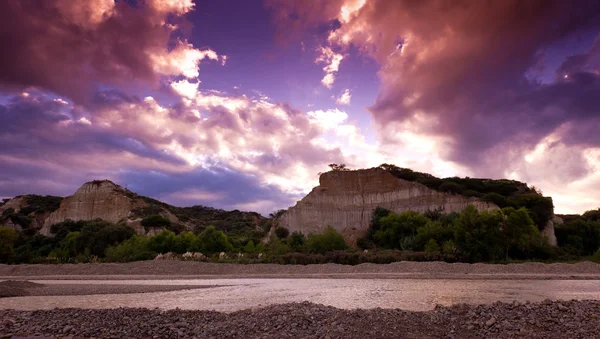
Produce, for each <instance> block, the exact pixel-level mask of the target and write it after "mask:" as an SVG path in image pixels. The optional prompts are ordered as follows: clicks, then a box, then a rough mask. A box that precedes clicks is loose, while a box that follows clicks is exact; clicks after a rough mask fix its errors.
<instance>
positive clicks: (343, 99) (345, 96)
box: [335, 89, 352, 105]
mask: <svg viewBox="0 0 600 339" xmlns="http://www.w3.org/2000/svg"><path fill="white" fill-rule="evenodd" d="M351 98H352V95H351V94H350V89H345V90H344V92H342V94H341V95H340V96H339V97H338V98H337V99H336V100H335V102H336V103H337V104H338V105H350V99H351Z"/></svg>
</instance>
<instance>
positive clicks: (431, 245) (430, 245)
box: [425, 239, 440, 253]
mask: <svg viewBox="0 0 600 339" xmlns="http://www.w3.org/2000/svg"><path fill="white" fill-rule="evenodd" d="M425 252H427V253H440V245H438V243H437V241H435V239H429V241H428V242H427V245H425Z"/></svg>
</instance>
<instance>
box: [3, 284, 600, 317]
mask: <svg viewBox="0 0 600 339" xmlns="http://www.w3.org/2000/svg"><path fill="white" fill-rule="evenodd" d="M36 282H38V283H42V284H88V285H94V284H113V285H114V284H127V285H148V284H150V285H152V284H154V285H203V286H206V285H213V286H215V287H212V288H202V289H190V290H182V291H172V292H156V293H135V294H118V295H117V294H107V295H84V296H35V297H34V296H27V297H14V298H3V299H0V308H13V309H22V310H37V309H52V308H56V307H58V308H65V307H75V308H116V307H145V308H156V307H157V308H161V309H174V308H180V309H191V310H199V309H202V310H216V311H222V312H232V311H236V310H240V309H247V308H252V307H259V306H266V305H269V304H281V303H289V302H302V301H310V302H313V303H318V304H324V305H330V306H334V307H337V308H344V309H354V308H377V307H381V308H400V309H405V310H413V311H426V310H430V309H432V308H434V307H435V305H436V304H441V305H452V304H457V303H469V304H485V303H493V302H495V301H504V302H511V301H514V300H517V301H521V302H524V301H527V300H529V301H532V302H535V301H542V300H544V299H552V300H557V299H564V300H570V299H579V300H582V299H594V300H600V283H599V282H598V281H594V280H442V279H436V280H427V279H201V280H200V279H196V280H188V279H178V280H66V281H65V280H37V281H36Z"/></svg>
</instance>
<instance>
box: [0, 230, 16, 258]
mask: <svg viewBox="0 0 600 339" xmlns="http://www.w3.org/2000/svg"><path fill="white" fill-rule="evenodd" d="M18 239H19V235H18V234H17V231H15V230H14V229H12V228H9V227H4V226H0V262H2V263H7V262H9V261H11V260H12V258H13V256H14V254H15V250H14V246H15V244H16V242H17V240H18Z"/></svg>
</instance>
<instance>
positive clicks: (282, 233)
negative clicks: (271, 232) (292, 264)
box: [275, 226, 290, 239]
mask: <svg viewBox="0 0 600 339" xmlns="http://www.w3.org/2000/svg"><path fill="white" fill-rule="evenodd" d="M275 235H276V236H277V238H279V239H285V238H287V237H288V236H289V235H290V231H289V230H288V229H287V228H285V227H281V226H279V227H277V228H276V229H275Z"/></svg>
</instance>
